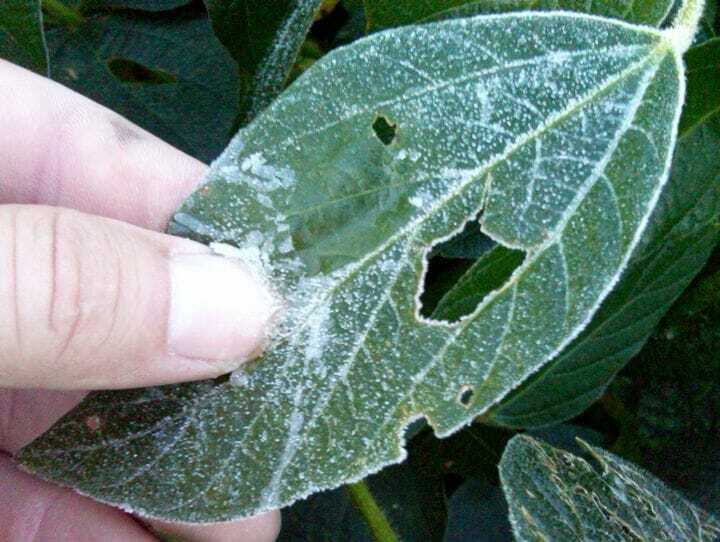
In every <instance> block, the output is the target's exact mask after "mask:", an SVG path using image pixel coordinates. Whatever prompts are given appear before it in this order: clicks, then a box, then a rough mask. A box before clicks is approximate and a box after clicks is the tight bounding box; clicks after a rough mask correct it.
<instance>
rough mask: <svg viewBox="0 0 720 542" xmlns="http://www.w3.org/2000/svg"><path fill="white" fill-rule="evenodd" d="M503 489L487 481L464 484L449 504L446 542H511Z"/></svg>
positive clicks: (473, 480)
mask: <svg viewBox="0 0 720 542" xmlns="http://www.w3.org/2000/svg"><path fill="white" fill-rule="evenodd" d="M507 513H508V508H507V503H506V502H505V498H504V497H503V494H502V490H501V489H500V488H499V487H498V486H496V485H494V484H491V483H489V482H488V481H487V480H482V479H470V480H467V481H465V482H464V483H463V484H462V485H460V487H459V488H457V490H456V491H455V492H454V493H453V494H452V496H451V497H450V499H449V501H448V524H447V529H446V531H445V537H444V538H443V541H444V542H511V541H512V539H513V538H512V530H511V527H510V523H509V521H508V516H507Z"/></svg>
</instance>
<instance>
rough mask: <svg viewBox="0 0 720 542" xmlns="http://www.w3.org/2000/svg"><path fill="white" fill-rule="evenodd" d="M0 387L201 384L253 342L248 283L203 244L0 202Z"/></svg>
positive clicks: (263, 294)
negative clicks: (192, 381) (191, 382)
mask: <svg viewBox="0 0 720 542" xmlns="http://www.w3.org/2000/svg"><path fill="white" fill-rule="evenodd" d="M0 232H2V234H0V344H2V345H3V348H2V350H0V383H2V385H4V386H6V387H9V386H11V387H43V388H54V389H70V388H73V389H97V388H124V387H132V386H143V385H151V384H163V383H170V382H181V381H186V380H195V379H199V378H210V377H214V376H218V375H220V374H223V373H226V372H228V371H229V370H231V369H234V368H236V367H237V366H238V364H239V363H240V362H242V361H243V360H245V359H248V358H249V357H250V356H252V355H253V354H255V353H256V352H257V351H258V350H259V349H260V348H261V347H262V345H263V342H264V340H265V337H266V335H267V330H268V326H269V324H270V321H271V319H272V317H273V315H274V312H275V310H276V308H275V304H274V301H273V297H272V295H271V294H270V293H269V291H268V290H267V288H266V287H265V286H264V284H263V282H262V280H261V279H260V278H259V276H258V275H257V274H255V273H253V272H252V270H251V268H250V267H249V266H247V265H245V264H244V263H241V262H239V261H236V260H233V259H230V258H225V257H221V256H217V255H214V254H212V253H211V251H210V249H208V248H207V247H205V246H204V245H201V244H198V243H194V242H191V241H188V240H184V239H179V238H175V237H171V236H167V235H163V234H159V233H154V232H149V231H147V230H143V229H140V228H137V227H134V226H131V225H128V224H126V223H123V222H118V221H114V220H109V219H105V218H99V217H95V216H92V215H86V214H83V213H78V212H76V211H70V210H67V209H59V208H55V207H43V206H20V205H5V206H0Z"/></svg>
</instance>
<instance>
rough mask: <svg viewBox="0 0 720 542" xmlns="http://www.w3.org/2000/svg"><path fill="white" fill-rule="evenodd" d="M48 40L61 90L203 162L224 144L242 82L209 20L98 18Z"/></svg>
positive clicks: (191, 15) (187, 12)
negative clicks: (68, 90) (74, 92)
mask: <svg viewBox="0 0 720 542" xmlns="http://www.w3.org/2000/svg"><path fill="white" fill-rule="evenodd" d="M48 39H49V43H50V46H51V58H52V63H53V66H54V70H53V71H54V76H55V79H56V80H58V81H60V82H61V83H63V84H65V85H67V86H69V87H70V88H72V89H74V90H77V91H78V92H80V93H81V94H84V95H85V96H88V97H90V98H92V99H94V100H96V101H98V102H100V103H101V104H103V105H105V106H107V107H109V108H110V109H112V110H113V111H116V112H117V113H120V114H121V115H123V116H125V117H127V118H128V119H130V120H132V121H133V122H135V123H137V124H138V125H140V126H142V127H143V128H145V129H146V130H148V131H150V132H152V133H153V134H155V135H156V136H158V137H160V138H162V139H164V140H165V141H167V142H168V143H171V144H172V145H175V146H176V147H178V148H180V149H181V150H183V151H185V152H187V153H189V154H191V155H192V156H194V157H196V158H198V159H200V160H203V161H209V160H211V159H213V158H215V157H216V156H217V154H218V153H219V152H220V151H221V150H222V148H223V147H224V146H225V145H226V144H227V141H228V140H229V138H230V135H231V128H232V125H233V122H234V119H235V116H236V113H237V85H238V83H237V81H238V80H237V74H236V68H235V65H234V62H233V61H232V58H230V56H229V55H228V54H227V52H226V51H225V49H224V48H223V47H222V46H221V45H220V43H218V42H217V40H216V39H215V37H214V36H213V34H212V30H211V29H210V24H209V22H208V20H207V16H204V15H202V14H197V12H196V11H195V10H193V9H183V10H181V11H174V12H172V13H171V14H162V13H161V14H154V15H149V14H142V15H140V14H134V13H118V14H112V15H105V16H96V17H92V18H89V19H88V20H87V21H86V23H85V24H84V25H83V26H82V27H81V28H78V29H77V30H74V31H67V30H64V29H56V30H53V31H52V32H50V33H48ZM144 77H145V79H143V78H144ZM133 78H135V79H133ZM134 81H135V82H134Z"/></svg>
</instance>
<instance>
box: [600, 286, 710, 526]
mask: <svg viewBox="0 0 720 542" xmlns="http://www.w3.org/2000/svg"><path fill="white" fill-rule="evenodd" d="M701 284H702V283H701ZM705 294H706V295H708V294H710V292H708V291H705ZM683 297H685V296H683ZM710 298H711V299H712V300H714V301H715V304H714V305H715V306H710V308H707V309H706V310H705V311H704V312H701V313H699V314H696V315H694V316H692V317H690V318H687V317H686V318H684V319H682V320H675V319H672V318H670V315H668V318H666V319H665V320H664V321H663V323H662V326H661V327H660V329H659V330H658V332H657V333H656V334H655V335H654V336H653V338H652V339H651V340H650V341H648V343H647V345H645V347H644V348H643V350H642V352H641V353H640V354H639V355H638V356H637V357H636V358H635V359H634V360H633V363H631V364H630V365H628V367H627V368H626V369H625V370H624V371H623V372H622V373H621V374H620V375H619V376H618V378H617V379H616V382H614V383H613V385H612V386H611V387H610V389H609V392H608V393H609V395H610V397H611V400H613V401H614V402H616V403H619V404H621V405H622V406H623V410H622V411H621V412H622V414H623V415H622V416H617V418H618V420H617V421H618V425H619V426H620V438H619V439H618V444H616V447H614V451H616V452H617V453H620V454H622V455H625V454H627V453H628V452H631V453H632V454H633V455H632V459H633V460H634V461H636V462H637V463H638V464H640V465H641V466H642V467H644V468H646V469H648V470H650V471H651V472H653V473H654V474H655V475H656V476H659V477H661V478H662V479H663V480H667V481H668V482H669V483H671V484H672V485H673V486H674V487H676V488H677V489H679V490H681V491H682V492H683V493H684V494H685V495H686V496H687V497H688V498H690V499H692V500H693V502H695V503H697V504H699V505H701V506H702V507H703V508H704V509H706V510H708V511H709V512H712V513H714V514H716V515H717V514H718V513H720V463H718V457H720V419H718V414H717V413H718V412H720V356H718V355H717V353H718V352H719V351H720V326H719V325H718V322H720V296H718V291H717V289H715V291H713V292H712V294H711V296H710ZM675 306H676V307H678V308H682V305H680V302H678V303H677V304H676V305H675ZM688 443H692V445H691V446H689V445H688Z"/></svg>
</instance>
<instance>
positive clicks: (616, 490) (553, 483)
mask: <svg viewBox="0 0 720 542" xmlns="http://www.w3.org/2000/svg"><path fill="white" fill-rule="evenodd" d="M582 444H583V445H584V447H585V448H586V449H587V451H588V452H589V454H590V455H591V457H592V460H593V462H594V463H596V465H595V464H593V463H590V462H588V461H586V460H585V459H583V458H581V457H578V456H576V455H573V454H570V453H568V452H565V451H562V450H558V449H556V448H552V447H551V446H548V445H546V444H543V443H541V442H539V441H537V440H534V439H532V438H530V437H527V436H517V437H515V438H514V439H513V440H511V441H510V443H509V444H508V447H507V449H506V451H505V453H504V454H503V458H502V461H501V462H500V478H501V480H502V482H503V489H504V491H505V496H506V498H507V501H508V504H509V508H510V522H511V523H512V525H513V532H514V534H515V539H516V540H518V541H524V540H528V541H535V540H617V541H624V540H697V541H708V542H710V541H713V540H715V539H716V537H717V536H718V535H720V523H718V521H717V520H716V519H715V518H714V517H712V516H710V515H708V514H707V513H706V512H704V511H703V510H701V509H699V508H697V507H696V506H694V505H692V504H691V503H689V502H688V501H686V500H685V499H684V498H683V497H681V496H680V495H678V494H677V493H675V492H674V491H673V490H671V489H669V488H668V487H666V486H665V485H664V484H663V483H662V482H660V481H659V480H657V479H656V478H654V477H653V476H651V475H650V474H648V473H646V472H644V471H642V470H641V469H639V468H637V467H635V466H634V465H632V464H631V463H628V462H626V461H624V460H622V459H620V458H618V457H616V456H614V455H612V454H609V453H607V452H605V451H604V450H602V449H600V448H595V447H592V446H590V445H587V444H585V443H582Z"/></svg>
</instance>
